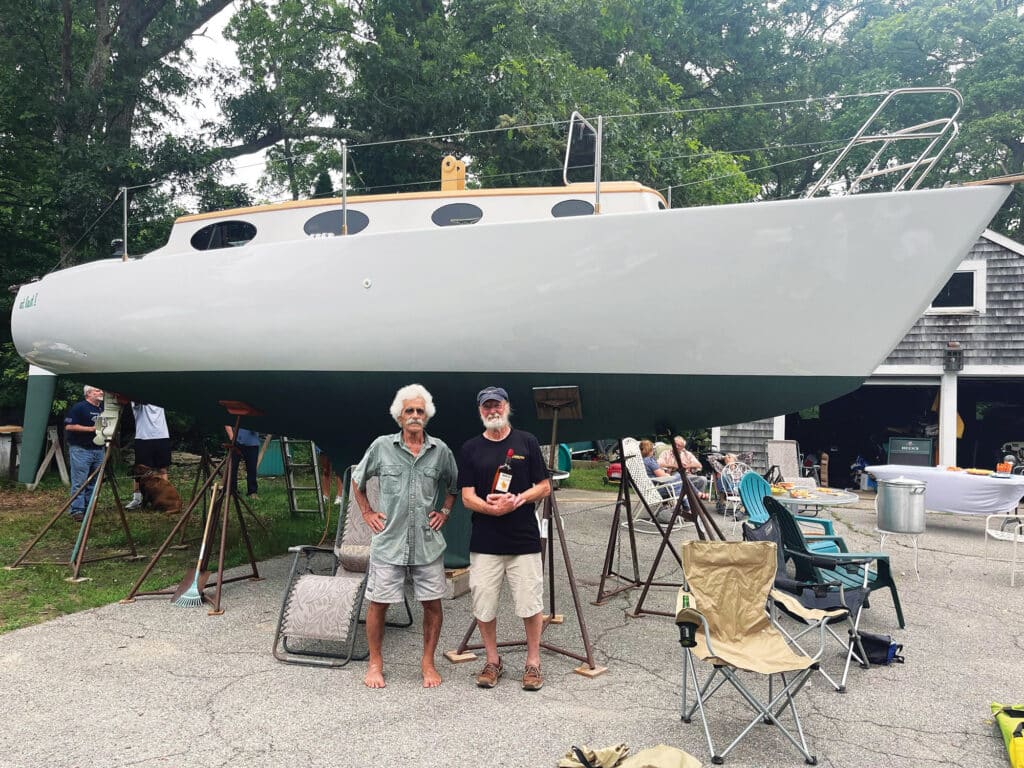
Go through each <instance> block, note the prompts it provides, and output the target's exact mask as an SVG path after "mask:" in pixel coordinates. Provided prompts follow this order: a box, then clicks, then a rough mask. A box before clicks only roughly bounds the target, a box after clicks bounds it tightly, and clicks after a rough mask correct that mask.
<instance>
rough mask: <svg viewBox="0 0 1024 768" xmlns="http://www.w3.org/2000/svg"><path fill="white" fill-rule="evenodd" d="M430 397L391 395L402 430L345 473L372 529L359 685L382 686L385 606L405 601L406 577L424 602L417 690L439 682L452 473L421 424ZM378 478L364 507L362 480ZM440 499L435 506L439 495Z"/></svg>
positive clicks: (407, 390) (411, 388) (444, 452)
mask: <svg viewBox="0 0 1024 768" xmlns="http://www.w3.org/2000/svg"><path fill="white" fill-rule="evenodd" d="M434 412H435V409H434V400H433V398H432V397H431V396H430V393H429V392H428V391H427V390H426V389H425V388H423V387H422V386H420V385H419V384H409V385H408V386H405V387H402V388H401V389H400V390H398V393H397V394H396V395H395V399H394V402H393V403H392V404H391V416H392V418H394V420H395V421H396V422H398V426H400V427H401V428H402V431H401V432H398V433H396V434H393V435H382V436H381V437H378V438H377V439H376V440H374V441H373V442H372V443H371V444H370V447H369V448H368V449H367V450H366V455H364V456H363V460H362V461H360V462H359V466H357V467H356V469H355V472H354V473H353V475H352V494H353V496H354V497H355V500H356V503H357V504H358V505H359V509H360V511H361V512H362V515H363V520H365V521H366V524H367V525H368V526H369V528H370V530H372V531H373V540H372V542H371V544H370V566H369V570H368V574H367V579H366V599H367V600H368V601H369V603H370V604H369V607H368V608H367V611H366V640H367V644H368V645H369V649H370V662H369V666H368V668H367V671H366V678H365V679H364V681H363V682H364V683H365V684H366V686H367V687H368V688H383V687H384V659H383V656H382V655H381V648H382V646H383V642H384V621H385V615H386V613H387V610H388V606H389V605H391V604H392V603H400V602H402V600H403V599H404V590H405V579H406V575H407V574H411V576H412V583H413V594H414V596H415V598H416V599H417V600H419V601H420V603H422V605H423V659H422V661H421V664H420V666H421V667H422V670H423V687H424V688H433V687H435V686H438V685H440V684H441V675H440V674H439V673H438V671H437V667H436V666H435V665H434V653H435V651H436V650H437V641H438V638H439V637H440V635H441V619H442V614H441V598H442V597H443V596H444V592H445V578H444V550H445V540H444V536H442V535H441V527H442V526H443V525H444V524H445V522H447V520H448V515H449V514H450V513H451V508H452V504H454V503H455V492H456V488H457V483H456V480H457V478H458V469H457V467H456V465H455V457H454V455H452V452H451V450H450V449H449V448H448V446H447V445H445V444H444V442H443V441H441V440H438V439H437V438H436V437H430V436H429V435H428V434H427V433H426V431H425V428H426V425H427V421H429V420H430V419H431V418H432V417H433V415H434ZM371 477H377V478H379V480H380V499H379V502H378V506H379V508H378V509H374V508H372V507H371V505H370V499H369V497H368V496H367V495H366V482H367V480H369V479H370V478H371ZM441 490H444V492H445V499H444V503H443V505H442V506H441V508H440V509H435V503H436V500H437V496H438V492H439V491H441Z"/></svg>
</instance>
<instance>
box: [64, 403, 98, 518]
mask: <svg viewBox="0 0 1024 768" xmlns="http://www.w3.org/2000/svg"><path fill="white" fill-rule="evenodd" d="M83 392H84V394H85V399H84V400H82V401H80V402H77V403H75V404H74V405H73V406H71V408H70V409H69V410H68V413H67V416H65V417H64V440H65V442H67V444H68V459H69V463H70V465H71V495H72V496H73V497H74V500H73V501H72V502H71V508H70V509H69V510H68V514H69V515H71V517H72V518H74V519H75V520H76V521H78V520H81V519H82V518H83V517H84V516H85V510H86V508H87V507H88V506H89V499H90V498H91V497H92V491H93V488H94V487H95V485H96V477H95V476H94V477H93V478H92V479H91V480H90V482H89V484H88V485H86V487H85V488H83V489H82V492H81V493H78V490H79V488H82V486H83V485H84V484H85V481H86V480H87V479H89V476H90V475H92V473H93V472H95V471H96V470H97V469H99V467H100V464H102V463H103V446H102V445H96V443H95V442H94V440H93V438H95V437H96V417H97V416H99V415H100V414H101V413H103V390H102V389H98V388H96V387H90V386H86V387H85V388H84V390H83ZM76 493H78V495H77V496H75V494H76Z"/></svg>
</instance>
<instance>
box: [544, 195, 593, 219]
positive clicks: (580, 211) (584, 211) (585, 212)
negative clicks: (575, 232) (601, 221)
mask: <svg viewBox="0 0 1024 768" xmlns="http://www.w3.org/2000/svg"><path fill="white" fill-rule="evenodd" d="M593 213H594V206H593V205H591V204H590V203H588V202H587V201H586V200H563V201H562V202H560V203H555V204H554V206H552V208H551V215H552V216H554V217H555V218H556V219H561V218H565V217H566V216H590V215H591V214H593Z"/></svg>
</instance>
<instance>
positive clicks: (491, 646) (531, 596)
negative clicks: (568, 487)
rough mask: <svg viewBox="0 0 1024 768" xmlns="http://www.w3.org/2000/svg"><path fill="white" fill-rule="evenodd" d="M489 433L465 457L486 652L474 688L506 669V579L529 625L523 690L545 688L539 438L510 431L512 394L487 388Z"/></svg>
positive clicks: (490, 683) (473, 580) (544, 484)
mask: <svg viewBox="0 0 1024 768" xmlns="http://www.w3.org/2000/svg"><path fill="white" fill-rule="evenodd" d="M477 406H478V407H479V410H480V420H481V421H482V422H483V425H484V433H483V434H482V435H478V436H476V437H474V438H471V439H470V440H467V441H466V442H465V444H464V445H463V446H462V450H461V451H460V452H459V488H461V489H462V503H463V505H465V507H466V508H467V509H469V510H470V511H472V512H473V532H472V535H471V537H470V542H469V559H470V570H469V588H470V590H471V591H472V594H473V615H474V616H475V617H476V620H477V624H478V625H479V627H480V637H481V639H482V640H483V643H484V648H485V649H486V651H487V662H486V663H485V664H484V668H483V670H481V672H480V674H479V675H477V678H476V684H477V685H479V686H480V687H481V688H493V687H494V686H495V685H497V684H498V678H500V677H501V675H502V673H503V672H504V668H503V666H502V663H501V657H500V656H499V655H498V638H497V607H498V595H499V594H500V592H501V584H502V581H503V580H504V579H505V578H506V577H507V578H508V584H509V587H510V589H511V590H512V596H513V599H514V601H515V606H516V614H517V615H518V616H519V617H520V618H521V619H522V620H523V624H524V625H525V626H526V669H525V671H524V674H523V690H527V691H536V690H539V689H540V687H541V686H542V685H543V684H544V678H543V677H542V676H541V672H540V635H541V631H542V630H543V628H544V617H543V614H542V609H543V602H544V572H543V564H542V560H541V540H540V530H539V527H538V521H537V515H536V511H535V503H536V502H538V501H540V500H541V499H543V498H545V497H546V496H547V495H548V494H550V493H551V484H550V482H549V481H548V474H547V470H546V469H545V468H544V459H543V457H542V456H541V452H540V444H539V443H538V442H537V438H536V437H534V436H533V435H531V434H530V433H529V432H523V431H521V430H518V429H512V426H511V424H510V423H509V415H510V414H511V410H510V408H509V403H508V393H507V392H506V391H505V390H504V389H502V388H501V387H487V388H486V389H483V390H481V391H480V393H479V394H478V395H477ZM506 460H507V461H508V464H509V465H510V466H511V469H512V472H511V474H512V478H511V482H510V484H509V486H508V490H507V491H505V492H495V482H496V480H497V475H498V470H499V468H500V467H501V466H502V465H503V464H504V463H505V462H506Z"/></svg>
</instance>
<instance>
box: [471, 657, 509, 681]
mask: <svg viewBox="0 0 1024 768" xmlns="http://www.w3.org/2000/svg"><path fill="white" fill-rule="evenodd" d="M504 673H505V666H504V665H503V664H502V663H501V659H498V663H497V664H491V662H487V663H486V664H484V668H483V669H481V670H480V674H478V675H477V676H476V684H477V685H479V686H480V687H481V688H493V687H494V686H496V685H497V684H498V678H499V677H501V676H502V675H503V674H504Z"/></svg>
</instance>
